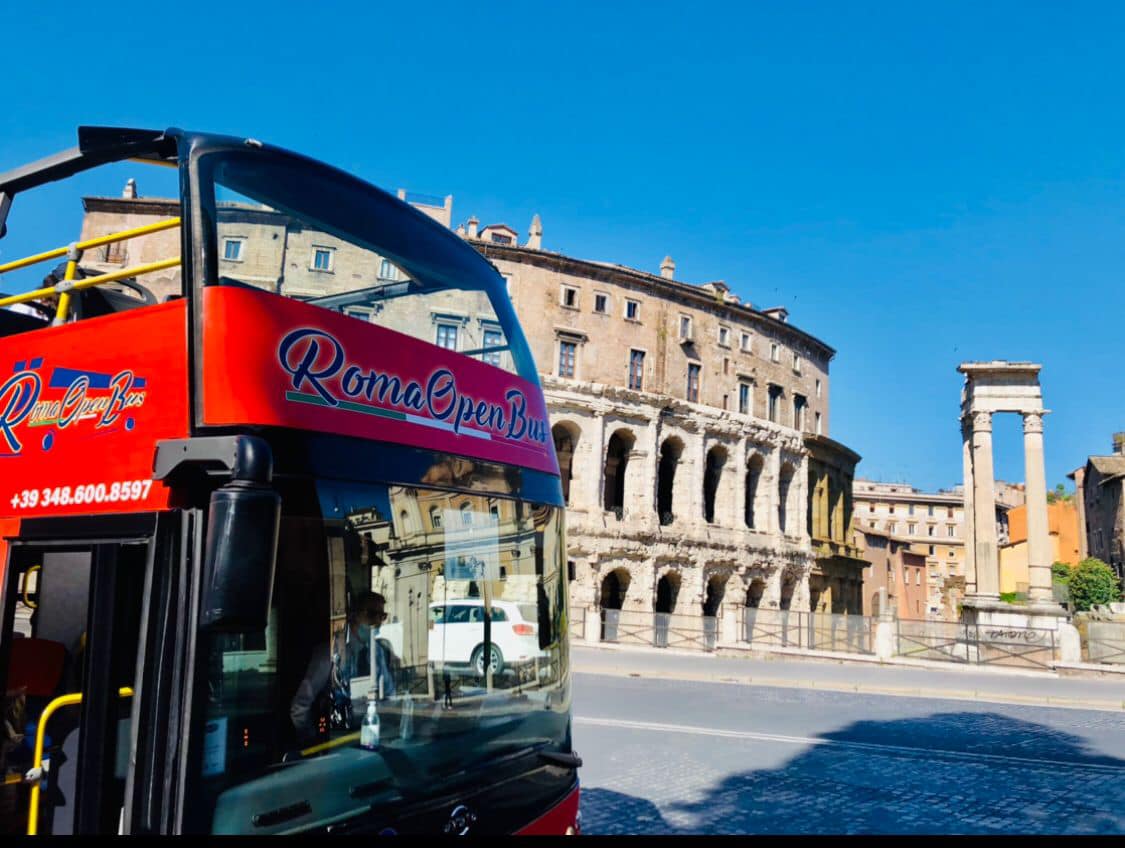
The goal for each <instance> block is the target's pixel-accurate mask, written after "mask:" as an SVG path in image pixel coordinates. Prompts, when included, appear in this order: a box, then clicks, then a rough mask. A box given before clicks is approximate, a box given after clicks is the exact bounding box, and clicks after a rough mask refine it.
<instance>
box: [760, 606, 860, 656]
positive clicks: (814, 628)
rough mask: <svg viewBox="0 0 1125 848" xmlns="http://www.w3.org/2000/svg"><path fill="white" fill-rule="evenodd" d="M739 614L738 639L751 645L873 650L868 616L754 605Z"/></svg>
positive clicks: (845, 650) (819, 649) (810, 648)
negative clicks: (765, 607) (739, 629)
mask: <svg viewBox="0 0 1125 848" xmlns="http://www.w3.org/2000/svg"><path fill="white" fill-rule="evenodd" d="M742 615H743V619H742V639H743V641H744V642H747V643H749V644H750V646H751V647H755V648H759V647H760V648H765V649H769V648H807V649H809V650H814V651H836V652H840V653H852V654H871V653H874V645H873V644H872V623H873V622H872V619H871V617H870V616H866V615H845V614H842V613H824V612H800V611H797V610H774V609H757V608H754V607H745V608H744V609H743V613H742Z"/></svg>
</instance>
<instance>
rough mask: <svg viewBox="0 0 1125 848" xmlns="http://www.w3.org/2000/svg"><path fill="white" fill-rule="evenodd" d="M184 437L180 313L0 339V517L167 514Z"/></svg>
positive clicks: (144, 312)
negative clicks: (159, 445) (162, 463)
mask: <svg viewBox="0 0 1125 848" xmlns="http://www.w3.org/2000/svg"><path fill="white" fill-rule="evenodd" d="M187 434H188V383H187V302H186V301H183V300H179V301H173V302H172V303H165V304H160V305H157V306H149V307H145V308H143V309H134V310H130V311H128V312H121V313H117V314H114V315H106V316H103V317H100V318H91V319H89V320H86V321H79V322H77V323H74V324H67V325H65V326H62V327H51V328H46V329H42V330H36V331H34V332H30V333H21V334H19V335H15V336H9V337H6V338H2V339H0V516H19V517H27V518H32V517H35V516H46V515H78V514H82V515H89V514H104V513H115V512H147V511H150V510H154V509H166V508H167V507H168V498H169V490H168V489H167V488H166V487H165V486H164V485H163V484H162V483H160V482H159V481H154V480H153V479H152V461H153V453H154V451H155V448H156V442H157V441H158V440H160V439H176V438H184V437H185V436H187Z"/></svg>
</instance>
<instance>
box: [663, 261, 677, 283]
mask: <svg viewBox="0 0 1125 848" xmlns="http://www.w3.org/2000/svg"><path fill="white" fill-rule="evenodd" d="M660 276H661V277H663V278H664V279H666V280H671V279H674V278H675V276H676V263H675V262H673V261H672V257H671V256H665V257H664V261H663V262H661V263H660Z"/></svg>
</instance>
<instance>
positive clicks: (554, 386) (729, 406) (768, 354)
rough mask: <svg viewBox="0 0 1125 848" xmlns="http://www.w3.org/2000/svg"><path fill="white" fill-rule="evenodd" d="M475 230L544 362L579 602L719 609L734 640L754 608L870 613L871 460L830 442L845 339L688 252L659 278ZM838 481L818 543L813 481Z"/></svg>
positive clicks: (684, 610)
mask: <svg viewBox="0 0 1125 848" xmlns="http://www.w3.org/2000/svg"><path fill="white" fill-rule="evenodd" d="M459 232H461V233H462V235H463V236H464V237H466V238H468V239H469V240H470V242H471V243H473V244H474V245H475V246H476V247H477V249H478V250H480V251H481V253H482V254H483V255H484V256H486V257H487V258H488V259H489V260H491V261H492V262H493V264H494V265H495V266H496V267H497V269H498V270H499V271H500V273H501V274H502V275H503V276H504V277H505V278H506V279H507V281H508V290H509V293H510V295H511V297H512V301H513V303H514V304H515V307H516V310H517V312H518V313H519V315H520V319H521V321H522V322H523V324H524V328H525V331H526V332H527V335H528V338H529V340H530V343H531V345H532V348H533V351H534V354H535V359H536V362H537V363H538V365H539V370H540V373H541V378H542V382H543V386H544V390H545V394H546V397H547V403H548V409H549V411H550V413H551V419H552V424H553V433H554V438H555V448H556V452H557V454H558V457H559V464H560V467H561V469H562V474H563V488H564V493H565V494H566V497H567V504H568V511H567V521H568V528H567V530H568V545H569V552H570V558H571V559H572V560H573V561H574V563H575V566H576V569H575V570H576V574H577V581H576V582H575V584H574V585H572V588H571V603H572V605H575V606H582V607H585V608H586V609H587V610H588V614H589V613H593V612H596V611H598V610H599V609H604V608H611V609H613V608H616V609H625V610H633V611H636V612H662V613H676V614H679V615H685V614H686V615H690V616H717V617H718V618H719V619H720V621H721V622H722V621H725V622H726V624H724V625H723V626H722V628H721V632H722V633H725V634H726V638H728V639H729V638H731V634H732V633H733V632H734V629H733V627H731V626H730V625H731V624H732V623H733V622H734V621H736V620H737V618H738V611H737V609H738V608H739V607H744V606H751V607H759V606H760V607H767V608H775V609H777V608H781V609H790V608H791V609H794V610H797V609H799V610H809V609H810V608H812V607H813V605H814V603H815V604H816V606H817V608H819V605H820V602H821V600H822V599H823V601H824V603H825V605H826V607H828V608H831V609H832V610H834V611H837V612H845V611H846V612H857V613H858V612H859V611H860V606H861V603H862V598H861V592H860V590H859V589H860V585H861V582H862V578H861V575H862V569H863V566H864V565H865V563H864V562H863V561H862V560H860V559H859V558H858V555H857V551H856V550H855V548H854V546H853V545H852V544H851V543H850V541H849V539H848V535H849V534H848V531H847V528H848V527H849V526H850V522H851V510H852V504H851V480H852V477H853V475H854V466H855V462H856V461H857V460H858V459H859V457H858V456H857V455H855V454H854V453H852V452H851V451H849V450H848V449H847V448H845V447H844V446H843V445H839V444H838V443H836V442H834V441H832V440H831V439H829V438H828V437H827V432H828V421H829V416H828V363H829V361H830V360H831V358H832V356H833V355H834V351H833V350H832V349H831V348H830V347H828V346H827V345H825V344H824V343H823V342H821V341H820V340H818V339H816V338H814V337H813V336H811V335H809V334H808V333H805V332H804V331H802V330H800V329H798V328H796V327H794V326H793V325H791V324H790V323H789V322H788V315H787V313H786V311H785V310H784V309H766V310H760V309H756V308H754V307H753V306H752V305H751V304H749V303H744V302H740V300H739V298H738V297H737V296H735V295H733V294H732V293H731V292H730V290H729V289H728V287H727V286H726V285H725V284H723V283H721V282H714V283H706V284H703V285H693V284H689V283H684V282H680V281H678V280H676V279H675V265H674V263H673V262H672V261H671V259H665V260H664V262H663V264H662V265H661V273H660V274H659V275H657V274H650V273H646V272H643V271H638V270H634V269H631V268H625V267H622V266H619V265H608V264H605V263H600V262H590V261H586V260H581V259H576V258H573V257H569V256H564V255H561V254H558V253H552V252H547V251H544V250H542V249H541V247H530V246H528V245H524V246H520V245H518V244H516V243H514V240H512V239H511V229H510V228H507V227H499V226H496V225H493V226H489V227H485V228H483V229H478V222H476V221H472V220H471V221H470V222H469V224H468V226H467V227H465V228H462V229H461V230H459ZM474 234H476V237H475V238H474ZM541 234H542V228H541V225H540V224H539V222H538V221H535V222H533V224H532V239H531V240H530V242H529V243H534V244H537V245H539V244H541V241H540V239H541ZM818 434H819V435H818ZM813 452H816V453H817V454H818V459H817V460H816V461H815V462H810V455H811V454H812V453H813ZM829 479H831V481H832V483H831V493H830V497H831V503H829V502H827V501H826V502H825V504H824V510H825V512H824V519H823V520H824V527H823V533H818V534H817V539H816V540H815V541H814V540H813V539H812V538H811V537H810V525H809V520H810V517H812V516H814V515H815V516H816V518H817V521H818V522H819V521H820V520H821V512H820V509H821V508H820V507H819V506H818V507H817V508H816V509H815V510H814V509H813V506H812V503H811V501H810V493H811V489H810V483H812V484H814V485H815V484H816V483H817V481H820V480H824V481H826V485H827V481H828V480H829ZM827 492H828V489H827V488H825V493H827ZM818 526H819V525H818ZM814 545H815V550H814ZM814 596H815V597H814ZM720 638H722V636H721V637H720Z"/></svg>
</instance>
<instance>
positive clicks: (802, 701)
mask: <svg viewBox="0 0 1125 848" xmlns="http://www.w3.org/2000/svg"><path fill="white" fill-rule="evenodd" d="M591 662H592V661H591V658H590V656H587V657H585V658H583V657H582V656H578V657H576V664H575V665H576V669H577V672H576V673H575V675H574V743H575V748H576V750H577V751H578V752H579V753H580V754H581V756H582V758H583V760H584V761H585V765H584V767H583V769H582V770H581V773H580V774H581V780H582V788H583V794H582V816H583V829H584V831H585V832H586V833H591V834H631V833H635V834H665V833H692V834H748V833H815V834H835V833H894V834H908V833H909V834H913V833H940V834H953V833H1029V834H1031V833H1033V834H1051V833H1054V834H1072V833H1073V834H1080V833H1103V834H1105V833H1121V832H1123V831H1125V713H1123V712H1121V711H1120V710H1109V709H1103V710H1083V709H1077V708H1074V707H1071V708H1068V709H1061V708H1054V707H1046V706H1038V705H1035V706H1031V705H1022V704H1012V703H991V702H987V701H982V700H972V701H969V700H946V699H941V698H935V697H911V696H905V695H901V694H900V695H897V696H891V695H880V694H874V693H865V692H842V691H826V690H817V689H809V688H801V687H796V686H792V687H791V686H770V685H760V684H753V683H751V684H745V683H722V682H712V681H708V680H701V679H688V680H683V679H671V678H670V677H655V676H646V677H640V678H634V677H629V676H618V675H616V674H610V673H607V672H606V671H605V670H604V669H601V670H599V673H596V674H590V673H584V672H583V671H582V667H583V665H590V664H591ZM693 666H694V667H695V668H698V667H699V661H698V660H697V661H696V662H695V663H694V664H693ZM858 674H859V673H858V672H853V676H855V675H858ZM806 676H808V673H807V672H806ZM1017 688H1020V686H1019V685H1017Z"/></svg>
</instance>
